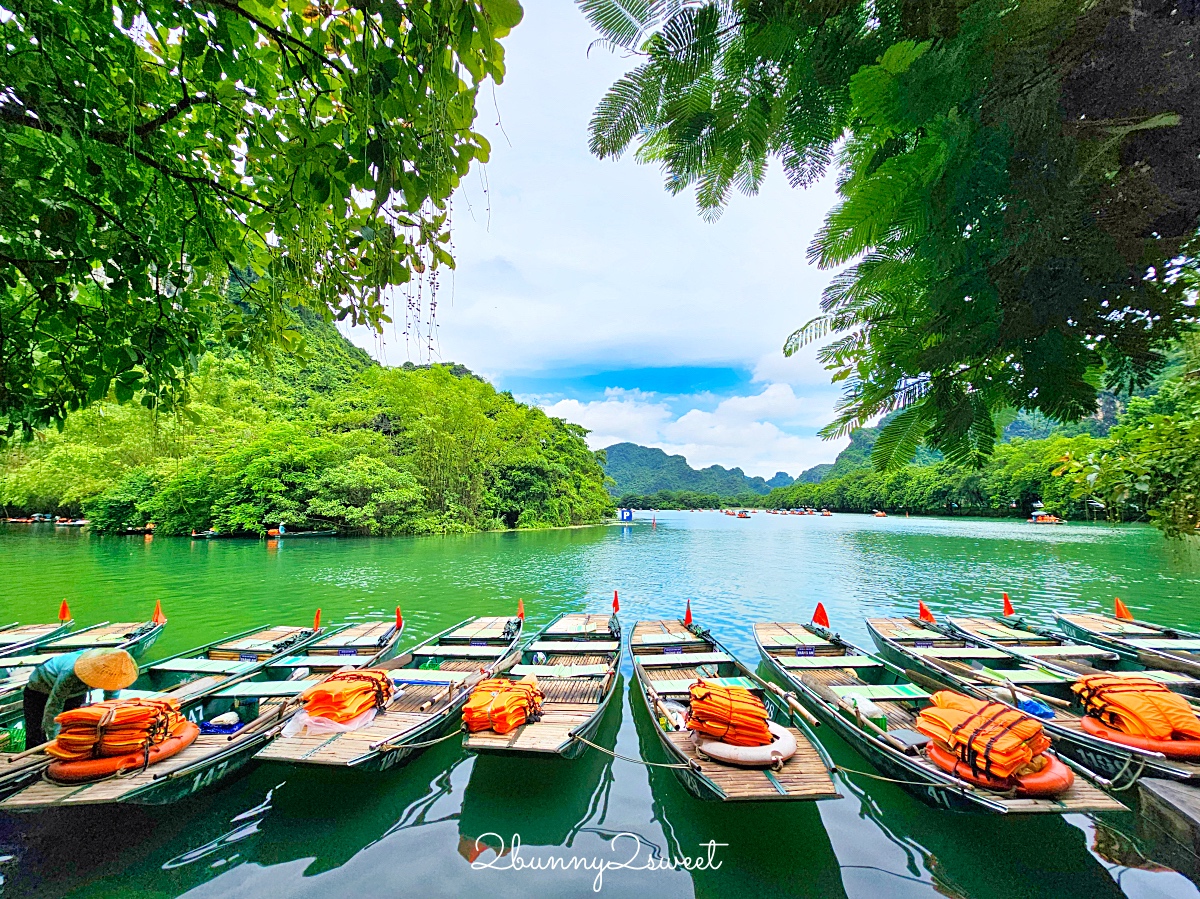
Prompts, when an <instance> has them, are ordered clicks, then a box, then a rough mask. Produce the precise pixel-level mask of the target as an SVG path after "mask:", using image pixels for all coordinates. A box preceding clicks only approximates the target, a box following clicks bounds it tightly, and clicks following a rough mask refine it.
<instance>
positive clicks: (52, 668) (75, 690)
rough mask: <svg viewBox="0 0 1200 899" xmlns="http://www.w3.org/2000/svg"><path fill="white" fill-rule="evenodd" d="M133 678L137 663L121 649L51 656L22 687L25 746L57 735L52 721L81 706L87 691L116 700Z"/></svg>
mask: <svg viewBox="0 0 1200 899" xmlns="http://www.w3.org/2000/svg"><path fill="white" fill-rule="evenodd" d="M137 676H138V666H137V662H135V661H134V660H133V656H131V655H130V654H129V653H127V652H126V651H125V650H123V649H86V650H83V651H81V652H65V653H62V654H60V655H54V656H51V657H50V658H49V659H47V660H46V661H44V662H42V664H40V665H38V666H37V667H36V668H34V669H33V673H32V674H31V675H29V680H28V682H26V684H25V693H24V697H23V698H24V712H25V745H26V746H28V747H29V748H31V749H32V748H33V747H34V746H40V745H41V744H42V743H45V742H46V741H47V740H50V739H52V738H54V737H56V736H58V724H57V723H56V722H55V720H54V719H55V718H56V717H57V716H58V715H60V714H62V713H63V712H65V711H67V710H68V709H77V708H79V707H80V706H81V705H83V701H84V699H85V698H86V697H87V693H88V691H89V690H103V691H104V698H105V699H116V698H117V696H118V695H119V694H120V692H121V691H122V690H124V689H125V688H126V687H128V686H129V685H130V684H132V683H133V682H134V681H135V680H137Z"/></svg>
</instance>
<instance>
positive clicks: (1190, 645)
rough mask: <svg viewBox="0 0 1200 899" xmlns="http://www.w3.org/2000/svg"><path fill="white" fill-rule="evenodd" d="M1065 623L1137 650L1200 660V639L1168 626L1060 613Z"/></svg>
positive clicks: (1099, 616)
mask: <svg viewBox="0 0 1200 899" xmlns="http://www.w3.org/2000/svg"><path fill="white" fill-rule="evenodd" d="M1058 617H1059V618H1060V619H1061V620H1062V621H1064V622H1066V623H1067V624H1070V625H1073V626H1074V627H1076V628H1078V629H1080V630H1082V631H1086V632H1088V633H1091V634H1095V635H1096V636H1098V637H1101V638H1108V639H1111V640H1116V641H1118V642H1119V643H1122V644H1125V645H1128V646H1130V647H1132V648H1134V649H1143V650H1150V651H1157V652H1163V653H1170V654H1172V655H1176V656H1180V657H1182V658H1184V659H1188V660H1189V661H1200V638H1198V637H1197V636H1196V635H1195V634H1191V633H1187V632H1180V631H1177V630H1174V629H1172V628H1168V627H1150V626H1147V625H1145V624H1141V623H1139V622H1134V621H1126V620H1123V619H1120V618H1112V617H1110V616H1108V615H1096V614H1091V613H1080V614H1072V615H1066V614H1060V615H1059V616H1058Z"/></svg>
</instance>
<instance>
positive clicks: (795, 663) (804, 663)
mask: <svg viewBox="0 0 1200 899" xmlns="http://www.w3.org/2000/svg"><path fill="white" fill-rule="evenodd" d="M775 661H776V662H778V663H779V664H780V665H782V666H783V667H784V668H879V667H881V666H882V665H883V663H882V662H880V661H877V660H876V659H873V658H871V657H870V656H777V657H776V658H775Z"/></svg>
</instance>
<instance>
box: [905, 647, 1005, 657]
mask: <svg viewBox="0 0 1200 899" xmlns="http://www.w3.org/2000/svg"><path fill="white" fill-rule="evenodd" d="M912 653H913V655H918V656H922V657H924V658H930V659H1007V658H1008V657H1009V656H1008V653H1006V652H1003V651H1001V650H999V649H992V648H991V647H988V646H937V647H934V646H921V647H914V648H913V650H912Z"/></svg>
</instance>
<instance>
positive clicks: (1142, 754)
mask: <svg viewBox="0 0 1200 899" xmlns="http://www.w3.org/2000/svg"><path fill="white" fill-rule="evenodd" d="M867 629H868V631H869V632H870V634H871V637H872V639H873V640H874V641H875V645H876V646H877V647H878V648H879V652H880V655H881V656H882V657H883V658H884V659H885V660H886V661H889V662H891V663H893V664H895V665H897V666H899V667H901V668H904V669H906V673H908V674H910V675H912V676H913V677H914V679H918V680H919V679H921V678H924V679H926V680H932V681H934V682H937V683H941V684H945V685H946V686H948V687H950V688H952V689H955V690H958V691H959V692H961V693H966V694H967V695H969V696H974V697H976V698H979V699H988V700H992V701H996V702H1003V703H1004V704H1005V705H1008V706H1010V707H1014V708H1015V707H1016V705H1017V702H1019V701H1020V700H1022V699H1027V698H1033V699H1039V700H1042V701H1043V702H1045V703H1047V704H1049V705H1051V706H1052V708H1053V710H1054V718H1052V719H1049V720H1044V721H1043V722H1042V726H1043V727H1044V728H1045V730H1046V733H1047V734H1049V736H1050V738H1051V739H1052V740H1053V741H1054V749H1055V752H1057V753H1058V755H1059V757H1060V758H1062V759H1064V760H1067V761H1070V762H1072V763H1073V765H1074V766H1075V767H1076V768H1077V769H1082V770H1083V771H1085V772H1086V773H1088V775H1089V776H1090V777H1091V778H1092V779H1093V780H1095V781H1096V782H1097V783H1100V784H1101V785H1102V786H1107V784H1106V783H1105V781H1106V779H1107V781H1109V782H1111V783H1112V784H1113V785H1115V786H1117V787H1121V788H1125V787H1128V786H1129V785H1131V784H1132V783H1133V782H1134V781H1136V780H1137V779H1138V778H1139V777H1141V776H1143V775H1145V776H1147V777H1166V778H1170V779H1172V780H1195V779H1200V765H1198V764H1196V763H1193V762H1184V761H1178V760H1175V759H1167V758H1164V757H1163V756H1162V755H1161V754H1159V753H1156V752H1148V751H1144V750H1139V749H1136V748H1134V747H1131V746H1125V745H1123V744H1120V743H1114V742H1112V741H1109V740H1104V739H1101V738H1100V737H1094V736H1092V735H1091V734H1088V733H1086V732H1085V731H1084V730H1083V729H1082V720H1083V708H1082V706H1081V705H1080V704H1079V703H1078V700H1077V697H1076V696H1075V694H1074V693H1072V692H1071V684H1073V683H1074V682H1075V680H1076V678H1077V677H1078V675H1077V674H1076V673H1075V672H1073V671H1068V670H1067V669H1065V668H1062V667H1060V666H1058V665H1057V664H1056V663H1053V662H1050V661H1045V660H1043V661H1039V660H1037V659H1036V658H1023V657H1020V656H1018V655H1015V654H1013V653H1012V652H1009V651H1006V650H1005V649H1004V648H1003V647H1000V646H989V645H986V643H985V642H984V641H983V640H982V639H979V638H972V637H969V636H967V635H966V634H965V633H964V632H961V631H954V630H952V629H950V628H949V627H948V626H946V625H940V624H936V623H931V622H926V621H920V620H918V619H916V618H868V619H867Z"/></svg>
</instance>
